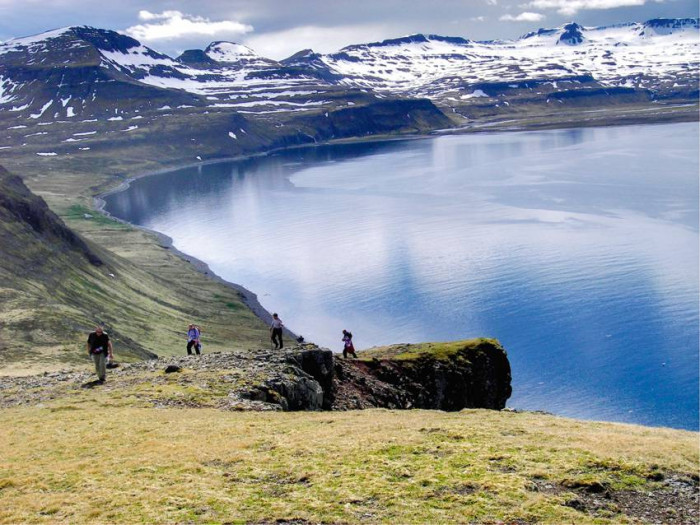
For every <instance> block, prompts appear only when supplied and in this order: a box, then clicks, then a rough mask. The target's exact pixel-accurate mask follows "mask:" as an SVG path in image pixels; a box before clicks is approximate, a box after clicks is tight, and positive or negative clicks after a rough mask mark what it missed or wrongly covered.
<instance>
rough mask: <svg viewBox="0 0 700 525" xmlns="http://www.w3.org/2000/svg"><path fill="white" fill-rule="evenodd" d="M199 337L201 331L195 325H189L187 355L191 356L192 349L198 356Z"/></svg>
mask: <svg viewBox="0 0 700 525" xmlns="http://www.w3.org/2000/svg"><path fill="white" fill-rule="evenodd" d="M200 335H201V331H200V330H199V326H197V325H196V324H191V325H190V326H189V327H188V328H187V355H192V347H194V351H195V352H197V355H199V351H200V349H201V348H202V345H201V344H200V342H199V336H200Z"/></svg>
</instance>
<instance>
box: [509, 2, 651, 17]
mask: <svg viewBox="0 0 700 525" xmlns="http://www.w3.org/2000/svg"><path fill="white" fill-rule="evenodd" d="M646 1H647V0H532V1H531V2H528V3H526V4H522V5H521V7H530V8H534V9H556V10H557V12H558V13H559V14H561V15H566V16H569V15H574V14H576V13H578V12H579V11H581V10H583V9H614V8H616V7H634V6H641V5H644V4H645V3H646ZM663 1H664V0H656V2H657V3H662V2H663Z"/></svg>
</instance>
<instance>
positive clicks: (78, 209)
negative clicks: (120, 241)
mask: <svg viewBox="0 0 700 525" xmlns="http://www.w3.org/2000/svg"><path fill="white" fill-rule="evenodd" d="M63 219H64V220H67V221H78V220H80V221H92V222H93V223H95V224H99V225H101V226H107V225H108V226H113V227H116V228H124V229H129V228H130V226H128V225H127V224H125V223H123V222H119V221H117V220H115V219H111V218H109V217H107V216H106V215H103V214H102V213H100V212H98V211H95V210H91V209H90V208H88V207H87V206H83V205H82V204H73V205H72V206H70V207H69V208H68V209H67V210H66V214H65V215H64V216H63Z"/></svg>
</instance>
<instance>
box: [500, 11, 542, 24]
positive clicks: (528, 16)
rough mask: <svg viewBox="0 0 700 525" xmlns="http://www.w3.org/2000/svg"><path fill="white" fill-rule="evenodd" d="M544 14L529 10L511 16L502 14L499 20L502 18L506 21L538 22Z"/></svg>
mask: <svg viewBox="0 0 700 525" xmlns="http://www.w3.org/2000/svg"><path fill="white" fill-rule="evenodd" d="M544 18H545V16H544V15H543V14H541V13H530V12H529V11H525V12H524V13H520V14H519V15H516V16H513V15H510V14H508V15H503V16H502V17H501V18H499V20H504V21H507V22H539V21H540V20H544Z"/></svg>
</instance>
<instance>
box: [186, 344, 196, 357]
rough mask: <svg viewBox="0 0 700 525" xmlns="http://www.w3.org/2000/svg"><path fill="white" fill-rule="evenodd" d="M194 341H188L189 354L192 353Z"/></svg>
mask: <svg viewBox="0 0 700 525" xmlns="http://www.w3.org/2000/svg"><path fill="white" fill-rule="evenodd" d="M193 344H194V341H187V355H192V345H193Z"/></svg>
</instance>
